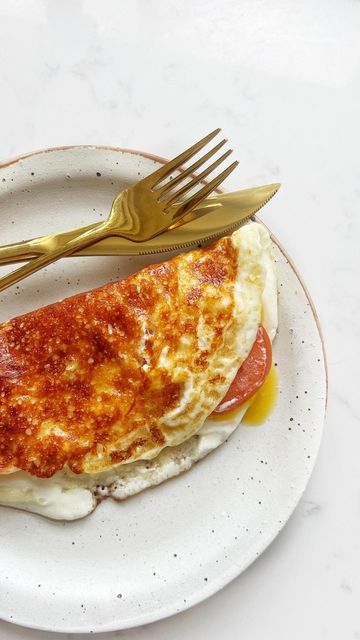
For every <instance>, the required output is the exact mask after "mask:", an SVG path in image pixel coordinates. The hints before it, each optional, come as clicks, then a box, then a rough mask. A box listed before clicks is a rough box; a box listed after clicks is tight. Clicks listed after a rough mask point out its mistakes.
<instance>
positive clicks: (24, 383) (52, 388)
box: [0, 238, 237, 477]
mask: <svg viewBox="0 0 360 640" xmlns="http://www.w3.org/2000/svg"><path fill="white" fill-rule="evenodd" d="M236 272H237V255H236V250H235V249H234V247H233V244H232V242H231V239H230V238H223V239H221V240H220V241H218V242H217V243H216V244H215V245H213V246H212V247H210V248H208V249H199V250H196V251H192V252H190V253H188V254H183V255H181V256H178V257H176V258H174V259H173V260H170V261H168V262H164V263H161V264H158V265H152V266H150V267H147V268H146V269H143V270H142V271H140V272H139V273H137V274H135V275H133V276H130V277H129V278H127V279H126V280H124V281H122V282H118V283H115V284H108V285H105V286H103V287H102V288H100V289H96V290H94V291H90V292H88V293H84V294H80V295H77V296H74V297H71V298H68V299H66V300H64V301H62V302H58V303H56V304H53V305H50V306H48V307H44V308H42V309H39V310H37V311H33V312H31V313H28V314H26V315H24V316H22V317H19V318H15V319H13V320H11V321H9V322H7V323H5V324H3V325H2V326H0V473H1V472H2V473H7V472H9V470H11V469H12V468H14V467H15V468H18V469H23V470H25V471H28V472H29V473H31V474H33V475H36V476H39V477H50V476H52V475H53V474H54V473H56V472H57V471H59V470H61V469H62V468H63V467H68V468H70V469H71V470H72V471H74V472H75V473H82V472H83V471H91V470H93V469H97V470H101V469H105V468H108V467H109V466H112V465H114V464H118V463H123V462H126V461H129V460H132V459H136V458H139V457H141V456H143V457H146V455H147V454H148V453H151V451H153V450H161V448H163V447H164V446H165V445H166V444H168V440H169V433H170V431H171V430H169V429H168V428H166V427H164V426H163V418H164V416H165V415H166V414H167V412H171V410H172V409H174V408H176V407H177V406H178V405H179V403H180V402H181V398H182V397H183V394H184V387H185V385H186V380H187V373H189V374H191V375H195V374H198V373H199V372H205V371H206V369H207V367H208V362H209V358H210V357H211V355H212V354H213V353H214V352H215V351H216V350H217V349H218V348H219V347H220V345H221V344H222V341H223V337H224V332H225V330H226V328H227V327H228V325H229V322H230V321H231V318H232V315H233V312H234V285H235V281H236ZM224 296H226V297H227V299H228V303H227V304H226V305H223V304H221V303H220V301H221V300H222V299H223V297H224ZM200 318H201V322H202V326H203V327H204V326H205V328H206V327H208V328H209V330H210V334H209V335H210V338H209V340H208V344H207V346H206V347H205V348H204V347H200V346H199V335H198V327H199V320H200ZM175 353H176V354H177V360H176V362H177V364H176V371H175V369H174V370H172V367H171V366H168V365H164V363H163V359H164V358H165V359H167V362H170V363H171V361H172V357H173V354H175ZM179 354H180V355H179ZM180 365H181V366H180ZM182 372H183V373H182ZM184 372H185V373H184ZM219 377H220V378H221V375H220V376H219V374H217V375H216V376H213V377H212V379H210V380H208V384H209V385H212V384H213V385H216V384H219ZM215 402H216V399H215ZM184 439H185V438H184ZM170 444H171V443H170Z"/></svg>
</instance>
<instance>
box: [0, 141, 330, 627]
mask: <svg viewBox="0 0 360 640" xmlns="http://www.w3.org/2000/svg"><path fill="white" fill-rule="evenodd" d="M157 165H158V160H156V159H155V158H152V157H149V156H145V155H142V154H140V153H133V152H129V151H121V150H118V149H109V148H98V147H97V148H94V147H75V148H67V149H54V150H50V151H46V152H39V153H35V154H31V155H29V156H26V157H23V158H21V159H17V160H15V161H14V162H12V163H7V164H5V165H3V166H2V167H0V187H1V192H0V230H1V234H0V237H1V243H2V244H3V243H7V242H14V241H16V240H18V239H19V238H28V237H33V236H35V235H40V234H44V233H46V232H49V233H52V232H54V231H56V230H63V229H68V228H72V227H74V226H78V225H80V224H86V223H89V221H90V222H92V221H96V220H98V219H99V217H100V216H105V215H106V213H107V212H108V211H109V208H110V205H111V202H112V200H113V197H114V195H115V194H116V193H117V192H118V191H119V190H120V189H121V188H122V187H124V186H125V185H128V184H130V183H132V182H133V181H135V180H138V179H139V178H140V177H142V176H144V175H146V174H148V173H150V172H151V171H153V170H154V169H155V167H156V166H157ZM98 174H101V175H98ZM274 251H275V256H276V259H277V264H278V273H279V285H280V286H279V290H280V296H279V305H280V307H279V311H280V322H279V334H278V336H277V338H276V341H275V349H274V359H275V362H276V363H277V366H278V372H279V379H280V396H279V400H278V403H277V405H276V408H275V410H274V412H273V413H272V415H271V417H270V418H269V419H268V420H267V422H266V423H265V424H264V425H262V426H261V427H257V428H254V427H247V426H243V425H242V426H240V427H239V428H238V429H237V431H236V432H235V433H234V434H233V435H232V436H231V438H230V439H229V440H228V442H227V443H225V444H224V445H222V446H221V447H220V448H219V449H217V450H216V451H214V452H213V453H212V454H210V455H209V456H208V457H207V458H205V459H204V460H203V461H202V462H200V463H199V464H197V465H195V467H194V468H193V469H192V470H191V471H189V472H188V473H186V474H183V475H181V476H180V477H178V478H175V479H173V480H170V481H168V482H166V483H164V484H163V485H161V486H159V487H156V488H153V489H151V490H149V491H146V492H145V493H142V494H140V495H138V496H135V497H133V498H131V499H129V500H127V501H125V502H123V503H117V502H114V501H112V500H107V501H105V502H104V503H102V504H101V505H100V506H99V507H98V508H97V509H96V511H95V512H94V513H93V514H92V515H91V516H89V517H88V518H86V519H84V520H80V521H77V522H64V523H62V522H53V521H49V520H46V519H44V518H42V517H40V516H37V515H32V514H27V513H25V512H19V511H16V510H13V509H8V508H4V507H0V523H1V526H0V617H2V618H3V619H5V620H9V621H13V622H16V623H17V624H21V625H25V626H29V627H35V628H40V629H48V630H51V631H66V632H74V633H76V632H86V631H94V632H97V631H107V630H113V629H124V628H128V627H131V626H136V625H139V624H144V623H147V622H151V621H154V620H157V619H159V618H162V617H165V616H169V615H171V614H174V613H176V612H178V611H181V610H183V609H185V608H187V607H190V606H191V605H193V604H195V603H197V602H199V601H201V600H203V599H204V598H207V597H208V596H210V595H211V594H213V593H214V592H216V591H217V590H219V589H220V588H221V587H223V586H224V585H226V584H227V583H228V582H229V581H230V580H232V579H233V578H235V577H236V576H237V575H239V574H240V573H241V572H242V571H243V570H244V569H245V568H246V567H247V566H248V565H249V564H250V563H251V562H252V561H253V560H255V559H256V558H257V557H258V556H259V554H260V553H261V552H262V551H263V550H264V549H265V548H266V547H267V546H268V545H269V544H270V542H271V541H272V540H273V539H274V537H275V536H276V535H277V534H278V532H279V531H280V529H281V528H282V527H283V525H284V523H285V522H286V521H287V519H288V518H289V516H290V514H291V513H292V511H293V510H294V508H295V506H296V504H297V502H298V500H299V498H300V496H301V495H302V493H303V491H304V489H305V486H306V483H307V481H308V480H309V477H310V474H311V471H312V468H313V465H314V461H315V458H316V455H317V452H318V449H319V445H320V439H321V433H322V429H323V421H324V412H325V404H326V367H325V360H324V353H323V346H322V340H321V336H320V333H319V327H318V324H317V319H316V315H315V312H314V309H313V307H312V305H311V302H310V300H309V298H308V295H307V293H306V291H305V290H304V287H303V285H302V283H301V280H300V279H299V276H298V275H297V273H296V271H295V269H294V267H293V266H292V265H291V264H290V263H289V262H288V259H287V257H286V255H285V254H284V252H283V250H282V249H281V248H280V247H279V246H278V245H277V244H274ZM169 255H171V254H169ZM165 257H166V255H164V254H163V255H162V256H161V257H160V259H164V258H165ZM154 261H156V256H152V257H150V258H148V257H142V258H120V257H114V258H113V257H111V258H77V259H66V260H62V261H61V262H59V263H57V264H55V265H52V266H50V267H49V268H48V269H47V270H46V271H42V272H40V273H38V274H36V275H34V276H32V278H31V279H29V280H26V281H25V282H24V283H21V284H20V285H19V288H13V289H10V290H8V291H7V292H5V293H3V294H0V322H3V321H4V320H6V319H8V318H9V317H12V316H15V315H19V314H21V313H24V312H26V311H29V310H31V309H33V308H34V307H39V306H42V305H44V304H47V303H50V302H53V301H55V300H58V299H60V298H63V297H65V296H68V295H71V294H73V293H76V292H79V291H84V290H86V289H90V288H93V287H95V286H98V285H100V284H102V283H104V282H106V281H109V280H114V279H118V278H122V277H124V276H126V275H128V274H129V273H131V272H133V271H135V270H137V269H138V268H140V267H142V266H145V265H146V264H148V263H149V262H154ZM1 271H2V272H3V273H5V271H6V269H5V268H2V270H1ZM34 603H36V606H35V604H34Z"/></svg>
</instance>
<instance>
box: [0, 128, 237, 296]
mask: <svg viewBox="0 0 360 640" xmlns="http://www.w3.org/2000/svg"><path fill="white" fill-rule="evenodd" d="M219 132H220V129H215V131H212V133H210V134H209V135H207V136H205V137H204V138H202V140H199V142H197V143H196V144H194V145H193V146H191V147H190V148H189V149H187V150H186V151H184V152H183V153H181V154H180V155H179V156H177V157H176V158H174V159H173V160H170V161H169V162H167V163H166V164H165V165H164V166H163V167H160V168H159V169H157V170H156V171H154V173H152V174H150V175H149V176H147V177H146V178H144V179H143V180H141V181H140V182H138V183H136V184H135V185H133V186H131V187H130V188H128V189H125V190H124V191H121V192H120V193H119V194H118V195H117V196H116V198H115V200H114V202H113V204H112V207H111V211H110V215H109V217H108V218H107V220H105V221H104V222H101V223H99V224H98V225H96V226H95V227H92V228H91V229H88V230H86V231H83V230H81V229H79V234H78V235H76V236H75V237H73V238H72V239H71V240H69V241H68V242H61V241H59V235H57V234H55V235H53V236H48V238H47V246H46V252H45V253H44V254H43V255H41V256H40V257H38V258H35V259H33V260H31V262H28V263H27V264H26V265H24V266H22V267H20V268H19V269H15V271H12V272H11V273H9V274H7V275H6V276H3V277H2V278H0V291H3V290H4V289H6V288H7V287H10V286H11V285H13V284H15V283H16V282H19V281H20V280H23V279H24V278H26V277H27V276H29V275H30V274H32V273H35V272H36V271H39V270H40V269H42V268H43V267H45V266H47V265H49V264H51V263H52V262H55V261H56V260H58V259H59V258H63V257H65V256H68V255H71V254H72V253H74V252H75V251H78V250H79V249H81V248H84V247H88V246H90V245H92V244H94V243H96V242H99V240H103V239H104V238H107V237H110V236H120V237H123V238H127V239H128V240H131V241H133V242H143V241H145V240H149V239H150V238H154V237H155V236H157V235H159V234H161V233H163V232H164V231H166V230H167V229H169V228H170V227H171V226H172V225H174V224H175V223H176V222H178V221H180V220H181V219H182V218H183V217H184V216H186V215H187V214H188V213H189V212H190V211H192V210H193V209H194V208H195V207H196V206H197V205H198V204H199V203H200V202H201V201H202V200H204V199H205V198H206V197H207V196H208V195H209V194H210V193H211V192H212V191H214V189H216V187H218V186H219V185H220V184H221V183H222V182H223V180H225V178H226V177H227V176H228V175H229V174H230V173H231V172H232V171H233V170H234V169H235V167H236V166H237V165H238V162H237V161H235V162H233V163H232V164H231V165H229V166H228V167H227V168H226V169H224V170H223V171H222V172H221V173H220V174H219V175H217V176H216V177H215V178H213V179H212V180H211V181H210V182H208V183H207V184H205V186H203V187H202V188H201V189H199V190H198V191H196V192H195V193H193V194H192V195H189V191H192V190H193V189H194V187H196V186H197V185H198V184H199V183H201V181H202V180H203V179H204V178H206V176H208V175H209V174H210V173H212V172H213V171H214V170H215V169H216V168H217V167H218V166H219V165H220V164H221V163H222V162H223V161H224V160H225V159H226V158H227V157H228V156H229V155H230V153H232V150H231V149H229V150H228V151H226V152H225V153H224V154H222V155H221V156H220V157H219V158H217V159H216V160H215V161H214V162H212V163H211V164H210V165H209V166H207V167H206V168H205V169H204V170H203V171H202V172H201V173H199V174H197V175H196V176H192V174H193V172H194V171H196V170H197V169H198V168H199V167H201V166H202V165H204V164H205V163H206V162H207V161H208V160H209V159H210V158H211V157H212V156H213V155H214V154H215V153H216V152H217V151H219V150H220V149H221V147H222V146H223V145H224V144H225V142H226V140H225V139H224V140H221V142H219V143H218V144H216V145H215V146H214V147H213V148H212V149H210V151H208V152H207V153H205V154H204V155H203V156H202V157H201V158H199V159H198V160H196V161H195V162H193V164H192V165H191V166H189V167H187V168H186V169H185V170H184V171H182V172H181V173H180V174H179V175H177V176H176V177H175V178H174V179H173V180H171V181H168V182H165V183H164V181H165V180H166V179H168V178H169V177H170V176H171V173H172V172H173V171H174V170H176V169H179V168H180V167H181V165H183V164H184V163H185V162H187V161H188V160H190V158H192V157H193V156H194V155H195V154H196V153H198V152H199V151H201V149H203V148H204V147H205V146H206V145H207V144H208V143H209V142H210V141H211V140H212V139H213V138H214V137H215V136H216V135H217V134H218V133H219ZM188 178H189V181H187V179H188ZM174 187H179V188H178V189H177V190H175V191H174ZM186 195H188V196H189V197H188V198H187V199H185V200H181V201H180V199H181V198H184V196H186Z"/></svg>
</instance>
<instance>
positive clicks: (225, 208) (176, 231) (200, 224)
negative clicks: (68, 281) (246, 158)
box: [0, 183, 280, 265]
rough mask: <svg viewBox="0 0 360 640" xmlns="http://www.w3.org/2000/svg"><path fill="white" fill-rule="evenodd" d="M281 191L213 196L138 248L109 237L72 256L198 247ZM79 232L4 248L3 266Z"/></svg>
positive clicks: (263, 189) (255, 189) (0, 254)
mask: <svg viewBox="0 0 360 640" xmlns="http://www.w3.org/2000/svg"><path fill="white" fill-rule="evenodd" d="M279 187H280V184H279V183H274V184H267V185H263V186H259V187H253V188H251V189H242V190H241V191H233V192H231V193H221V194H217V195H216V196H210V197H209V198H206V200H204V201H203V202H201V203H200V204H198V205H197V206H196V207H195V208H194V209H193V210H192V211H191V212H190V213H188V214H187V215H186V216H184V217H183V218H182V219H181V220H180V221H179V222H177V223H176V226H175V225H172V227H170V229H169V230H168V231H165V232H164V233H162V234H161V235H159V236H156V237H155V238H152V239H151V240H147V241H145V242H142V243H141V244H138V243H135V242H132V241H131V240H127V239H126V238H120V237H110V238H105V239H104V240H99V241H98V242H96V243H95V244H93V245H91V246H87V247H85V248H83V249H80V250H79V251H76V252H74V253H73V254H71V256H72V257H77V256H116V255H123V256H125V255H146V254H151V253H158V252H164V251H171V250H175V249H181V248H186V247H190V246H192V245H197V244H199V243H201V242H205V241H208V240H212V239H215V238H217V237H219V236H221V235H224V234H226V233H230V232H231V231H233V230H234V229H235V228H236V227H238V226H240V225H241V224H244V222H246V221H247V220H248V219H249V218H251V217H252V216H253V215H254V214H255V213H257V211H259V209H261V208H262V207H263V206H264V205H265V204H266V203H267V202H268V201H269V200H270V199H271V198H272V197H273V196H274V195H275V193H276V192H277V191H278V189H279ZM205 215H206V218H204V216H205ZM95 226H96V224H91V225H88V226H86V227H82V229H81V233H84V232H86V231H88V230H90V229H93V228H94V227H95ZM79 231H80V230H79V229H75V230H72V231H65V232H63V233H59V234H57V235H56V236H44V237H42V238H34V239H32V240H25V241H23V242H19V243H14V244H8V245H4V246H3V247H0V265H5V264H13V263H16V262H23V261H27V260H30V259H32V258H36V257H37V256H40V255H42V254H45V253H46V252H47V250H48V247H49V243H50V242H52V243H53V244H52V246H53V247H55V246H57V245H59V246H61V245H62V244H64V243H66V242H69V241H70V240H72V239H73V238H74V237H76V236H77V235H78V233H79ZM68 257H70V256H68Z"/></svg>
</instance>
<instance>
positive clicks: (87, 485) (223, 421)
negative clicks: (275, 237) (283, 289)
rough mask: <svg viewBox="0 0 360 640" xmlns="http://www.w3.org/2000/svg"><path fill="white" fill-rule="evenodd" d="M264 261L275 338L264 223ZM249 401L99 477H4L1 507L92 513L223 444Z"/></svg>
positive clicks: (72, 515) (59, 516) (272, 276)
mask: <svg viewBox="0 0 360 640" xmlns="http://www.w3.org/2000/svg"><path fill="white" fill-rule="evenodd" d="M259 227H260V229H261V232H260V234H259V238H260V240H261V243H262V245H263V252H262V263H263V268H264V273H265V286H264V290H263V295H262V307H263V308H262V324H263V325H264V327H265V329H266V330H267V333H268V335H269V337H270V339H271V341H273V340H274V338H275V335H276V332H277V326H278V305H277V277H276V269H275V264H274V260H273V258H272V254H271V248H270V238H269V235H268V233H267V232H266V231H265V229H264V228H263V227H261V226H260V225H259ZM248 406H249V403H246V404H244V405H243V407H242V409H241V410H240V411H237V412H236V415H235V416H234V415H231V416H226V414H224V417H222V418H219V417H217V418H216V420H213V419H211V417H209V418H207V419H206V420H205V422H204V424H203V426H202V427H201V429H200V430H199V431H198V432H197V434H196V435H195V436H193V437H192V438H190V439H189V440H187V441H186V442H184V443H182V444H181V445H178V446H176V447H168V448H166V449H164V450H163V451H161V453H160V454H159V455H158V456H157V457H156V458H155V459H153V460H150V461H149V460H140V461H137V462H133V463H130V464H127V465H121V466H120V467H118V468H115V469H111V470H109V471H105V472H102V473H99V474H96V475H92V474H81V475H76V474H73V473H69V472H63V471H62V472H59V473H57V474H56V475H55V476H53V477H52V478H47V479H43V478H36V477H34V476H31V475H30V474H28V473H26V472H23V471H16V472H14V473H11V474H8V475H5V476H3V477H1V476H0V505H2V506H9V507H16V508H18V509H22V510H25V511H30V512H33V513H37V514H40V515H42V516H46V517H48V518H51V519H55V520H77V519H79V518H82V517H84V516H87V515H88V514H89V513H91V512H92V511H93V510H94V509H95V507H96V506H97V504H98V502H99V499H101V498H102V497H108V496H111V497H112V498H114V499H115V500H124V499H125V498H127V497H129V496H131V495H134V494H136V493H139V492H140V491H143V490H144V489H147V488H149V487H151V486H155V485H157V484H160V483H162V482H164V481H165V480H168V479H169V478H172V477H174V476H177V475H179V474H180V473H182V472H184V471H187V470H188V469H190V468H191V467H192V465H193V464H194V463H195V462H197V461H198V460H200V459H201V458H204V457H205V456H206V455H207V454H208V453H210V452H211V451H213V450H214V449H216V448H217V447H218V446H220V445H221V444H222V443H223V442H224V441H225V440H226V439H227V438H228V437H229V436H230V435H231V434H232V433H233V431H234V430H235V429H236V428H237V427H238V426H239V424H240V422H241V420H242V418H243V417H244V415H245V413H246V411H247V409H248Z"/></svg>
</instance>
